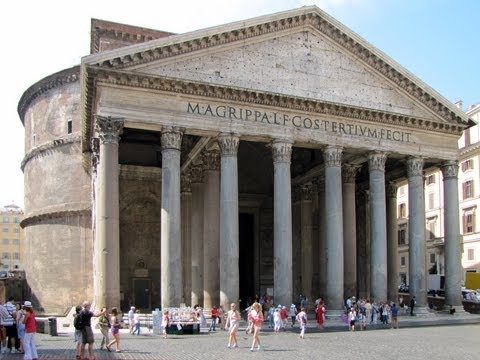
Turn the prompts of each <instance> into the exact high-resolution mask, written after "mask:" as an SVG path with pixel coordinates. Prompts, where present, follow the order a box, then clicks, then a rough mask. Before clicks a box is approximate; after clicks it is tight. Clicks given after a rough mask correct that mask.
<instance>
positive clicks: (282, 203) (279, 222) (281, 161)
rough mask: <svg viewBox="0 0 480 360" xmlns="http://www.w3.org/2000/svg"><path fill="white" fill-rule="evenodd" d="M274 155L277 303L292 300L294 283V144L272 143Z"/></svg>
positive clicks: (275, 299) (274, 274)
mask: <svg viewBox="0 0 480 360" xmlns="http://www.w3.org/2000/svg"><path fill="white" fill-rule="evenodd" d="M272 155H273V184H274V185H273V215H274V218H273V241H274V245H273V248H274V250H273V251H274V254H273V258H274V260H273V262H274V264H273V292H274V297H275V298H274V301H275V303H276V304H289V303H291V301H292V300H293V294H292V289H293V282H292V194H291V192H292V190H291V175H290V162H291V156H292V144H291V143H290V142H288V141H283V140H275V141H273V142H272Z"/></svg>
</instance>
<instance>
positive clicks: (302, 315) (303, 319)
mask: <svg viewBox="0 0 480 360" xmlns="http://www.w3.org/2000/svg"><path fill="white" fill-rule="evenodd" d="M296 319H297V320H298V323H299V324H300V339H303V338H304V337H305V330H306V329H307V313H306V311H305V308H304V307H302V308H301V309H300V312H299V313H298V314H297V316H296Z"/></svg>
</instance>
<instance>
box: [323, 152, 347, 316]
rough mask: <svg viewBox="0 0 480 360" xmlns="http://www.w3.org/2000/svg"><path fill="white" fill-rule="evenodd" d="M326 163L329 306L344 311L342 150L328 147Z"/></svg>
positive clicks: (325, 153) (324, 155) (325, 157)
mask: <svg viewBox="0 0 480 360" xmlns="http://www.w3.org/2000/svg"><path fill="white" fill-rule="evenodd" d="M323 157H324V163H325V213H326V221H325V236H326V244H327V246H326V250H327V286H326V288H327V294H326V295H327V296H326V297H327V304H328V306H329V309H332V310H341V309H343V284H344V279H343V256H344V255H343V250H344V249H343V209H342V208H343V205H342V148H341V147H338V146H327V147H326V148H325V150H324V152H323Z"/></svg>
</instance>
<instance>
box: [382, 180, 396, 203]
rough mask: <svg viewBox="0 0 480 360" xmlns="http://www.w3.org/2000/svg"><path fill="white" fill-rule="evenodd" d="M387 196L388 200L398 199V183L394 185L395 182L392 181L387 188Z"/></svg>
mask: <svg viewBox="0 0 480 360" xmlns="http://www.w3.org/2000/svg"><path fill="white" fill-rule="evenodd" d="M386 190H387V191H386V194H385V195H386V196H387V198H391V199H396V198H397V190H398V186H397V184H396V183H394V182H393V181H390V182H389V183H388V184H387V188H386Z"/></svg>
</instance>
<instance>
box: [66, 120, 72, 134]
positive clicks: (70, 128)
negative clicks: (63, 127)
mask: <svg viewBox="0 0 480 360" xmlns="http://www.w3.org/2000/svg"><path fill="white" fill-rule="evenodd" d="M71 133H72V120H68V121H67V134H71Z"/></svg>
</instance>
